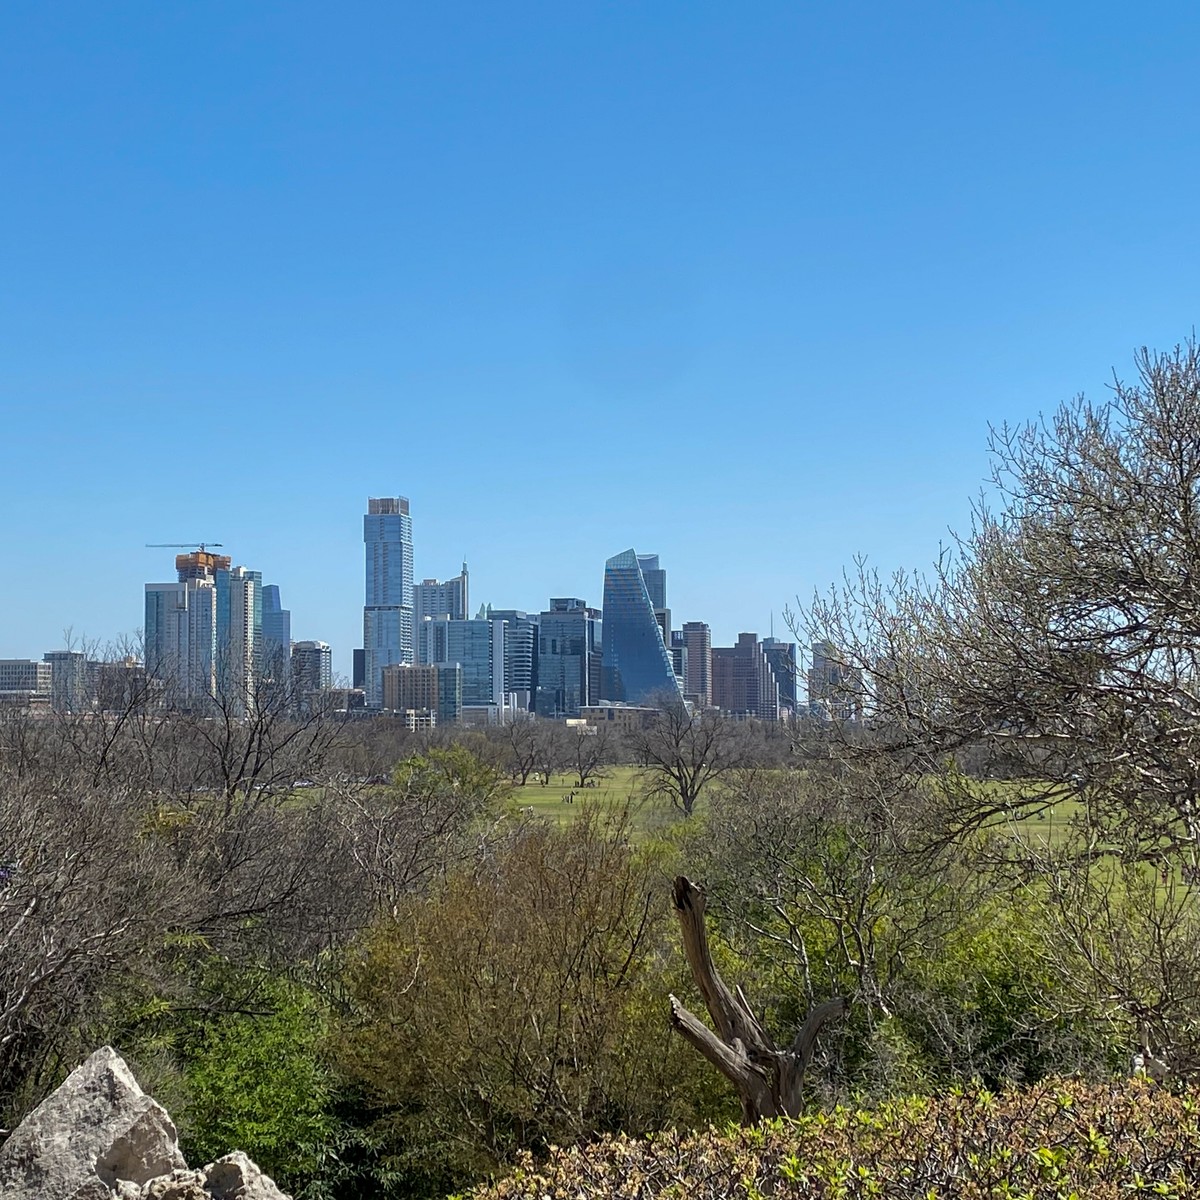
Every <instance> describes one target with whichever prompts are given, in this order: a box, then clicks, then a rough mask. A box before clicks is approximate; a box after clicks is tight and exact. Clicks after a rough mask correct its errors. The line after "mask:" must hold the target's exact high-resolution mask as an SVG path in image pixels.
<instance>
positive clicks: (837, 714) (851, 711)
mask: <svg viewBox="0 0 1200 1200" xmlns="http://www.w3.org/2000/svg"><path fill="white" fill-rule="evenodd" d="M808 711H809V715H810V716H814V717H818V718H820V719H821V720H825V721H857V720H860V719H861V718H862V712H863V678H862V672H861V671H859V670H858V669H857V668H855V667H853V666H851V665H850V664H849V663H847V662H846V661H845V659H844V658H843V657H842V655H841V654H840V653H839V652H838V648H837V647H836V646H835V645H834V644H833V643H832V642H827V641H819V642H813V644H812V666H811V667H809V669H808Z"/></svg>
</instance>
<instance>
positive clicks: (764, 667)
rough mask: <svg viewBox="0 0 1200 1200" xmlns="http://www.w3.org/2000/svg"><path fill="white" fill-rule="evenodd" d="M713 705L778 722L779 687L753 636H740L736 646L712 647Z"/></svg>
mask: <svg viewBox="0 0 1200 1200" xmlns="http://www.w3.org/2000/svg"><path fill="white" fill-rule="evenodd" d="M712 702H713V706H714V707H716V708H720V709H724V711H725V712H729V713H734V714H736V715H737V716H740V717H758V718H759V719H760V720H763V721H777V720H778V719H779V685H778V684H777V683H776V681H775V673H774V671H772V670H771V664H770V663H769V662H768V661H767V656H766V654H765V653H764V652H763V647H762V643H760V642H759V640H758V636H757V635H756V634H753V633H740V634H738V640H737V644H736V645H734V646H714V647H713V652H712Z"/></svg>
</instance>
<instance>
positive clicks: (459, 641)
mask: <svg viewBox="0 0 1200 1200" xmlns="http://www.w3.org/2000/svg"><path fill="white" fill-rule="evenodd" d="M417 633H418V636H419V637H420V640H421V645H420V658H419V661H420V662H421V663H422V664H424V665H428V666H434V667H440V666H452V665H453V664H455V663H458V665H459V666H461V667H462V672H463V673H462V702H463V707H464V708H491V707H496V708H501V707H503V706H504V702H505V700H504V622H503V621H452V620H451V619H450V618H449V617H433V618H430V619H429V620H426V621H422V622H421V625H420V628H419V629H418V630H417Z"/></svg>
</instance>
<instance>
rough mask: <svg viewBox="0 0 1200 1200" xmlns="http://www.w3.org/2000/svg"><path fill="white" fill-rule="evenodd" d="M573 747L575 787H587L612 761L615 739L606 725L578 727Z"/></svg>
mask: <svg viewBox="0 0 1200 1200" xmlns="http://www.w3.org/2000/svg"><path fill="white" fill-rule="evenodd" d="M572 733H573V734H574V744H573V745H572V746H571V766H572V767H573V768H574V769H575V786H576V787H581V788H582V787H587V786H588V781H589V780H592V779H595V778H596V776H598V775H599V774H600V773H601V772H602V771H603V769H604V767H606V766H607V765H608V763H609V762H610V761H611V759H612V753H613V749H614V746H613V737H612V734H611V732H610V731H609V729H608V727H607V726H605V725H588V726H586V727H580V726H576V727H575V728H574V729H573V730H572Z"/></svg>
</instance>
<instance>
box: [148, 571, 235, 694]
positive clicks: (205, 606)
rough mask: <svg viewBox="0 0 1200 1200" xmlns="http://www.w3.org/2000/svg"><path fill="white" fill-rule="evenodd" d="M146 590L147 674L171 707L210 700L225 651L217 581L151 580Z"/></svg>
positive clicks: (215, 687)
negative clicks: (220, 635) (221, 642)
mask: <svg viewBox="0 0 1200 1200" xmlns="http://www.w3.org/2000/svg"><path fill="white" fill-rule="evenodd" d="M226 561H228V560H226ZM145 592H146V609H145V623H144V625H143V638H144V641H145V658H146V672H147V674H148V675H149V677H150V678H151V679H153V680H155V681H156V684H157V686H158V687H159V689H160V691H161V695H162V698H163V700H164V702H165V703H166V704H167V705H168V706H170V707H195V706H197V705H201V704H206V703H208V702H209V701H211V700H212V698H213V697H214V696H215V695H216V691H217V681H218V676H217V665H218V655H219V652H220V645H219V642H218V634H217V590H216V586H215V581H214V580H213V579H212V578H211V577H209V578H203V577H196V576H195V575H191V576H189V577H188V578H186V579H183V580H181V581H179V582H177V583H148V584H146V589H145Z"/></svg>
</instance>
